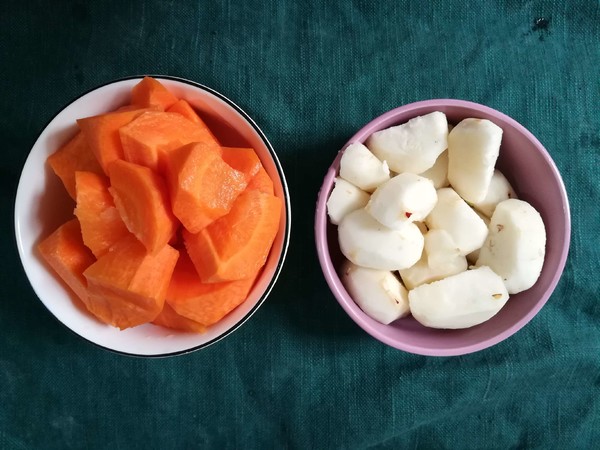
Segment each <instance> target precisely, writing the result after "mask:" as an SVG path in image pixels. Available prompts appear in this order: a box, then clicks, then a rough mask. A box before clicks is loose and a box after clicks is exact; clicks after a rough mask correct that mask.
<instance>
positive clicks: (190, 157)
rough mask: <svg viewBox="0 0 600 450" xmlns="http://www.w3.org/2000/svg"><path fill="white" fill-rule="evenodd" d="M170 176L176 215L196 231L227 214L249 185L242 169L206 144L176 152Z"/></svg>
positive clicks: (171, 157)
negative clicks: (238, 169)
mask: <svg viewBox="0 0 600 450" xmlns="http://www.w3.org/2000/svg"><path fill="white" fill-rule="evenodd" d="M166 175H167V180H168V184H169V191H170V193H171V204H172V207H173V214H175V216H176V217H177V218H178V219H179V220H180V221H181V223H182V224H183V226H184V227H185V229H187V230H188V231H190V232H192V233H197V232H198V231H200V230H201V229H203V228H204V227H206V226H207V225H208V224H210V223H212V222H213V221H214V220H216V219H218V218H219V217H222V216H224V215H225V214H227V213H228V212H229V210H230V209H231V207H232V206H233V202H234V201H235V199H236V198H237V196H238V195H239V194H240V193H241V192H242V191H243V190H244V189H245V188H246V184H247V183H246V179H245V176H244V174H243V173H242V172H239V171H237V170H235V169H233V168H232V167H230V166H229V165H228V164H227V163H225V161H223V159H222V158H221V155H220V152H219V151H218V150H217V149H215V148H214V147H213V146H212V145H207V144H205V143H193V144H189V145H186V146H183V147H180V148H178V149H176V150H174V151H172V152H171V153H170V154H169V157H168V159H167V164H166Z"/></svg>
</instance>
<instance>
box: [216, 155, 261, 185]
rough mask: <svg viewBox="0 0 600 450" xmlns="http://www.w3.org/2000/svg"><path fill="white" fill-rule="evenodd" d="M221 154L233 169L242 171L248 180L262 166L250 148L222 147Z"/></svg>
mask: <svg viewBox="0 0 600 450" xmlns="http://www.w3.org/2000/svg"><path fill="white" fill-rule="evenodd" d="M222 155H223V161H225V162H226V163H227V164H229V165H230V166H231V167H233V168H234V169H235V170H239V171H240V172H242V173H243V174H244V176H245V177H246V181H248V182H250V180H251V179H252V178H254V176H255V175H256V174H257V173H258V171H259V169H260V168H261V166H262V164H261V163H260V159H259V158H258V155H257V154H256V152H255V151H254V149H252V148H241V147H222Z"/></svg>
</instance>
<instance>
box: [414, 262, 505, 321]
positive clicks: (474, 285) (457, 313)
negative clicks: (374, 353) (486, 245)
mask: <svg viewBox="0 0 600 450" xmlns="http://www.w3.org/2000/svg"><path fill="white" fill-rule="evenodd" d="M507 300H508V292H507V291H506V287H505V286H504V283H503V282H502V278H500V276H499V275H497V274H496V273H495V272H494V271H493V270H492V269H490V268H489V267H486V266H482V267H479V268H477V269H474V270H467V271H466V272H461V273H459V274H456V275H452V276H450V277H447V278H444V279H443V280H440V281H435V282H433V283H430V284H423V285H421V286H419V287H417V288H415V289H413V290H411V291H409V293H408V301H409V305H410V311H411V313H412V315H413V317H414V318H415V319H416V320H417V321H419V322H420V323H421V324H423V325H425V326H427V327H431V328H443V329H459V328H469V327H472V326H475V325H479V324H480V323H482V322H485V321H486V320H489V319H491V318H492V317H493V316H495V315H496V314H497V313H498V311H500V309H502V307H503V306H504V305H505V304H506V301H507Z"/></svg>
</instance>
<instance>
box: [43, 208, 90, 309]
mask: <svg viewBox="0 0 600 450" xmlns="http://www.w3.org/2000/svg"><path fill="white" fill-rule="evenodd" d="M38 250H39V252H40V254H41V255H42V257H43V258H44V260H45V261H46V262H47V263H48V264H49V265H50V267H52V269H54V271H55V272H56V273H57V274H58V275H59V276H60V278H61V279H62V280H63V281H64V282H65V283H66V284H67V286H69V287H70V288H71V289H72V290H73V292H75V294H77V297H78V298H79V299H80V300H81V301H82V302H83V304H85V305H86V306H87V305H88V304H89V299H88V293H87V282H86V280H85V277H84V276H83V272H84V271H85V270H86V269H87V268H88V267H89V266H91V265H92V264H93V263H94V262H95V261H96V258H94V255H92V253H91V252H90V250H89V249H88V248H87V247H86V246H85V245H84V244H83V240H82V238H81V230H80V228H79V222H78V221H77V219H72V220H70V221H68V222H66V223H64V224H63V225H61V226H60V227H58V229H57V230H56V231H54V233H52V234H51V235H50V236H48V237H47V238H46V239H44V240H43V241H42V242H41V243H40V244H38Z"/></svg>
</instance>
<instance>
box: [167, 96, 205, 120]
mask: <svg viewBox="0 0 600 450" xmlns="http://www.w3.org/2000/svg"><path fill="white" fill-rule="evenodd" d="M167 112H173V113H177V114H181V115H182V116H183V117H185V118H186V119H187V120H191V121H192V122H195V123H200V124H204V121H203V120H202V119H201V118H200V116H199V115H198V114H197V113H196V111H194V108H192V106H191V105H190V104H189V103H188V102H186V101H185V100H184V99H180V100H177V101H176V102H175V103H173V104H172V105H171V106H169V107H168V108H167Z"/></svg>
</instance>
